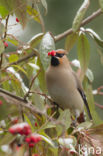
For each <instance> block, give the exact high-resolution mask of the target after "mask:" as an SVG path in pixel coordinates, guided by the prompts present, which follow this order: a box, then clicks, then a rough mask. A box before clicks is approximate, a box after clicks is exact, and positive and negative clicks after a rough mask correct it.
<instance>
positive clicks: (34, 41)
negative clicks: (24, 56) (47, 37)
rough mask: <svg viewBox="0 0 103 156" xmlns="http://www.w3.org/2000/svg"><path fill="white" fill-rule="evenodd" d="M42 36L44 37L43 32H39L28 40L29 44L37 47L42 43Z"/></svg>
mask: <svg viewBox="0 0 103 156" xmlns="http://www.w3.org/2000/svg"><path fill="white" fill-rule="evenodd" d="M42 37H43V33H39V34H37V35H35V36H33V37H32V38H31V39H30V41H29V42H28V44H29V45H30V47H32V48H35V47H36V46H37V45H38V44H39V43H40V41H41V39H42Z"/></svg>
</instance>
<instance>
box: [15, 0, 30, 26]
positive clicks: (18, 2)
mask: <svg viewBox="0 0 103 156" xmlns="http://www.w3.org/2000/svg"><path fill="white" fill-rule="evenodd" d="M13 3H14V7H15V8H14V11H15V15H16V16H17V18H18V19H19V21H20V23H21V25H22V27H23V28H24V27H25V25H26V22H27V12H26V10H27V9H26V8H27V1H26V0H15V1H14V2H13Z"/></svg>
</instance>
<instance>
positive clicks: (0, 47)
mask: <svg viewBox="0 0 103 156" xmlns="http://www.w3.org/2000/svg"><path fill="white" fill-rule="evenodd" d="M3 51H4V43H3V42H2V40H0V54H1V53H2V52H3Z"/></svg>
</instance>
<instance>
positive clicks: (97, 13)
mask: <svg viewBox="0 0 103 156" xmlns="http://www.w3.org/2000/svg"><path fill="white" fill-rule="evenodd" d="M100 14H102V11H101V9H98V10H97V11H95V12H94V13H92V15H90V16H89V17H87V18H86V19H84V20H83V21H82V23H81V25H80V27H81V26H84V25H86V24H88V23H90V22H91V21H92V20H93V19H95V18H96V17H97V16H99V15H100ZM72 33H73V30H72V28H70V29H68V30H66V31H65V32H63V33H61V34H59V35H57V36H55V41H56V42H57V41H59V40H61V39H63V38H64V37H66V36H67V35H70V34H72Z"/></svg>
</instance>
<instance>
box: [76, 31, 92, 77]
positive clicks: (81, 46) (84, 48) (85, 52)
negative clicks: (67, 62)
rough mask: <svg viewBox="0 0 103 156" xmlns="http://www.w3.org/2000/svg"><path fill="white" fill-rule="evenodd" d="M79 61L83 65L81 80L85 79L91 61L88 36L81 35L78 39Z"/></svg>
mask: <svg viewBox="0 0 103 156" xmlns="http://www.w3.org/2000/svg"><path fill="white" fill-rule="evenodd" d="M78 59H79V61H80V65H81V69H82V72H81V79H82V78H83V77H84V75H85V72H86V70H87V67H88V64H89V59H90V46H89V42H88V40H87V38H86V36H85V35H84V34H83V33H81V34H80V36H79V38H78Z"/></svg>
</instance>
